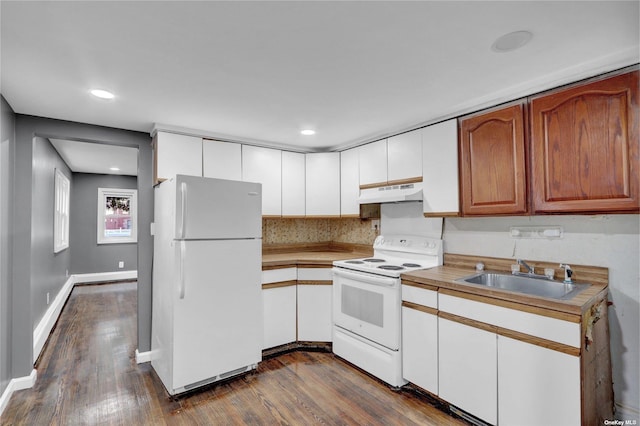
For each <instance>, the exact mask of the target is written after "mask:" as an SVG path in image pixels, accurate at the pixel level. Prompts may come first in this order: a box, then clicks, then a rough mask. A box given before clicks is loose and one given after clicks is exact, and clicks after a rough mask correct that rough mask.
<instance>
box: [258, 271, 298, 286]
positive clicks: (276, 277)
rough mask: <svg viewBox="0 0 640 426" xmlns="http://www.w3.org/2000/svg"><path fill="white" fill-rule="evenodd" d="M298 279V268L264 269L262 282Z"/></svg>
mask: <svg viewBox="0 0 640 426" xmlns="http://www.w3.org/2000/svg"><path fill="white" fill-rule="evenodd" d="M297 279H298V276H297V269H296V268H282V269H268V270H266V271H262V284H269V283H278V282H281V281H295V280H297Z"/></svg>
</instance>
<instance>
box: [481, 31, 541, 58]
mask: <svg viewBox="0 0 640 426" xmlns="http://www.w3.org/2000/svg"><path fill="white" fill-rule="evenodd" d="M532 38H533V34H532V33H530V32H529V31H514V32H512V33H509V34H505V35H503V36H501V37H498V39H497V40H496V41H494V42H493V44H492V45H491V50H493V51H494V52H499V53H504V52H512V51H514V50H516V49H519V48H521V47H522V46H524V45H525V44H527V43H529V41H531V39H532Z"/></svg>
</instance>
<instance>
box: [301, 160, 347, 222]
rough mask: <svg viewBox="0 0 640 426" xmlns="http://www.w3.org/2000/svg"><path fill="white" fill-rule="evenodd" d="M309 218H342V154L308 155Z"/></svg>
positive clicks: (307, 198) (306, 192) (307, 203)
mask: <svg viewBox="0 0 640 426" xmlns="http://www.w3.org/2000/svg"><path fill="white" fill-rule="evenodd" d="M306 173H307V179H306V191H305V199H306V212H307V216H335V217H338V216H340V153H339V152H320V153H314V154H306Z"/></svg>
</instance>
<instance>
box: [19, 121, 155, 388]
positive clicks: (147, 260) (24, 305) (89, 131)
mask: <svg viewBox="0 0 640 426" xmlns="http://www.w3.org/2000/svg"><path fill="white" fill-rule="evenodd" d="M15 123H16V124H15V142H14V143H13V147H14V149H15V151H14V155H15V157H14V162H13V164H14V171H15V175H14V180H13V191H14V195H15V196H14V197H13V200H14V203H13V206H12V207H13V218H12V219H11V222H10V224H9V226H10V228H11V229H13V231H14V233H13V242H12V243H13V261H12V274H13V283H12V292H13V294H12V296H11V301H12V304H13V306H12V308H13V309H12V312H11V322H12V339H11V346H10V347H11V357H12V358H11V364H12V368H11V370H12V373H11V374H12V377H23V376H27V375H29V374H30V373H31V370H32V368H33V364H32V359H33V328H34V326H35V324H36V319H37V318H39V316H38V315H39V313H38V312H34V309H33V307H32V305H31V293H32V282H31V272H30V268H31V266H32V264H34V263H35V262H36V261H37V258H36V257H35V256H34V253H36V252H38V248H37V247H32V233H31V216H32V214H33V209H34V208H35V206H34V203H33V200H32V197H31V192H32V183H33V182H32V169H33V164H32V157H33V153H34V138H35V137H42V138H52V137H55V138H61V139H70V140H82V141H90V142H97V143H105V144H111V145H120V146H129V147H134V148H138V150H139V151H138V152H139V154H138V163H139V164H138V229H139V233H138V349H139V350H140V351H141V352H145V351H148V350H150V348H151V257H152V254H153V239H152V237H151V235H150V233H149V229H150V224H151V220H152V218H153V187H152V164H153V162H152V152H151V137H150V136H149V135H148V134H145V133H140V132H133V131H127V130H120V129H113V128H108V127H101V126H94V125H90V124H83V123H75V122H70V121H62V120H55V119H49V118H42V117H34V116H27V115H21V114H17V115H16V116H15ZM37 149H39V148H36V150H37ZM71 215H73V212H71ZM72 220H73V219H72ZM34 242H37V243H38V244H40V243H41V242H40V241H39V240H37V239H36V240H34ZM32 259H33V261H32ZM39 273H44V271H42V272H39ZM51 273H55V271H51ZM39 292H40V288H38V289H36V291H34V292H33V293H34V297H35V296H37V294H35V293H38V294H39ZM51 296H52V297H53V296H54V295H51ZM38 297H39V296H38Z"/></svg>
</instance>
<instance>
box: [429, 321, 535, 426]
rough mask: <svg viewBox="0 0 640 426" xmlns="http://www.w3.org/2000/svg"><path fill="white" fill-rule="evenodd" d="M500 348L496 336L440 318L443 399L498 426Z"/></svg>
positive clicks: (440, 365) (440, 364)
mask: <svg viewBox="0 0 640 426" xmlns="http://www.w3.org/2000/svg"><path fill="white" fill-rule="evenodd" d="M496 346H497V336H496V334H495V333H491V332H488V331H485V330H481V329H479V328H475V327H470V326H468V325H465V324H461V323H458V322H454V321H450V320H447V319H444V318H438V347H439V365H438V376H439V386H438V388H439V389H438V390H439V396H440V398H442V399H444V400H445V401H447V402H449V403H451V404H453V405H455V406H457V407H459V408H461V409H462V410H464V411H466V412H468V413H470V414H472V415H474V416H476V417H478V418H480V419H482V420H484V421H485V422H488V423H491V424H494V425H495V424H497V421H498V384H497V377H498V354H497V348H496ZM520 397H522V398H527V397H528V396H527V395H520Z"/></svg>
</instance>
